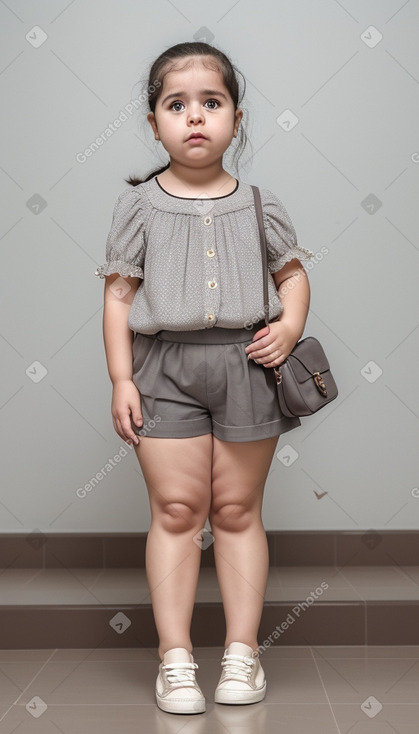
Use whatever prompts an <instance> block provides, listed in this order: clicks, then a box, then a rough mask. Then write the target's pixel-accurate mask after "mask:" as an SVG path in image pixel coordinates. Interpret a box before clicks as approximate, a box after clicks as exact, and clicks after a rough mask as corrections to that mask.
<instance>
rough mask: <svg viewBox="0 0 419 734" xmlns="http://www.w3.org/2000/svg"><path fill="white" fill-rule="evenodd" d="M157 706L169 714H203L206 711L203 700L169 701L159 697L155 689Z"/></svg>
mask: <svg viewBox="0 0 419 734" xmlns="http://www.w3.org/2000/svg"><path fill="white" fill-rule="evenodd" d="M156 701H157V706H158V707H159V709H161V710H162V711H166V712H167V713H169V714H203V713H204V712H205V711H206V707H205V700H203V701H201V700H199V699H198V700H197V701H170V700H168V699H167V698H161V696H159V694H158V693H157V691H156Z"/></svg>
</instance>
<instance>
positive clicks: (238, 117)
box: [234, 109, 243, 137]
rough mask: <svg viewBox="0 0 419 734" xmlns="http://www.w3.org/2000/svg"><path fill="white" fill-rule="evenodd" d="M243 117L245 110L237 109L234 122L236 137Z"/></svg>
mask: <svg viewBox="0 0 419 734" xmlns="http://www.w3.org/2000/svg"><path fill="white" fill-rule="evenodd" d="M242 117H243V110H241V109H237V110H236V113H235V123H234V137H236V136H237V132H238V129H239V125H240V121H241V119H242Z"/></svg>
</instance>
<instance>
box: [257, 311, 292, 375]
mask: <svg viewBox="0 0 419 734" xmlns="http://www.w3.org/2000/svg"><path fill="white" fill-rule="evenodd" d="M298 339H299V336H298V334H297V333H296V331H295V329H293V328H292V327H291V326H290V325H289V324H287V323H286V322H285V321H273V322H272V323H270V324H269V326H264V327H263V329H260V330H259V331H257V332H256V334H255V335H254V337H253V341H252V344H249V345H248V346H247V347H246V349H245V352H246V354H247V355H248V359H249V358H250V359H254V360H255V362H256V363H257V364H262V365H263V366H264V367H278V365H280V364H282V362H284V361H285V360H286V358H287V357H288V355H289V354H291V352H292V350H293V349H294V347H295V345H296V343H297V341H298Z"/></svg>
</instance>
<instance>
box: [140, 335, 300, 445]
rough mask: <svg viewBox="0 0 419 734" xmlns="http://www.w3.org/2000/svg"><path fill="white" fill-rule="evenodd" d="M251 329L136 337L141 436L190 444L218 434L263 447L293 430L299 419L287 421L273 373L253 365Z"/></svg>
mask: <svg viewBox="0 0 419 734" xmlns="http://www.w3.org/2000/svg"><path fill="white" fill-rule="evenodd" d="M263 326H265V321H260V322H259V323H258V324H255V325H254V326H253V327H252V328H251V329H225V328H221V327H217V326H215V327H213V328H211V329H199V330H196V331H159V332H157V334H151V335H150V334H141V333H136V334H135V335H134V341H133V381H134V383H135V385H136V386H137V388H138V390H139V392H140V398H141V411H142V416H143V425H142V427H141V428H139V427H138V426H134V424H133V422H132V420H131V425H132V427H133V430H134V432H135V433H137V434H138V435H139V436H152V437H156V438H189V437H190V436H202V435H203V434H205V433H213V434H214V436H216V437H217V438H219V439H221V440H222V441H259V440H261V439H263V438H272V437H273V436H279V435H280V434H281V433H285V432H286V431H291V430H292V429H293V428H297V427H298V426H300V425H301V421H300V419H299V418H288V417H286V416H284V415H283V413H282V412H281V409H280V407H279V403H278V397H277V393H276V383H275V375H274V371H273V369H272V367H269V368H266V367H264V366H263V365H261V364H256V363H255V362H254V360H252V359H249V360H248V359H247V354H246V352H245V351H244V350H245V348H246V347H247V345H248V344H250V343H251V342H252V338H253V335H254V334H255V333H256V331H258V330H259V329H261V328H262V327H263Z"/></svg>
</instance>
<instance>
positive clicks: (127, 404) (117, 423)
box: [111, 380, 143, 445]
mask: <svg viewBox="0 0 419 734" xmlns="http://www.w3.org/2000/svg"><path fill="white" fill-rule="evenodd" d="M111 412H112V418H113V425H114V428H115V431H116V432H117V434H118V436H120V437H121V438H122V439H123V440H124V441H126V442H129V441H133V442H134V443H135V444H136V445H138V444H139V443H140V440H141V436H137V434H136V433H134V431H133V429H132V426H131V416H132V420H133V422H134V423H135V425H136V426H138V427H140V426H141V425H142V424H143V416H142V413H141V398H140V393H139V391H138V388H137V386H136V385H135V383H134V382H133V381H132V380H118V381H117V382H114V384H113V393H112V407H111Z"/></svg>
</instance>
